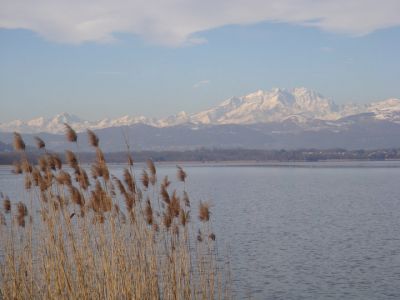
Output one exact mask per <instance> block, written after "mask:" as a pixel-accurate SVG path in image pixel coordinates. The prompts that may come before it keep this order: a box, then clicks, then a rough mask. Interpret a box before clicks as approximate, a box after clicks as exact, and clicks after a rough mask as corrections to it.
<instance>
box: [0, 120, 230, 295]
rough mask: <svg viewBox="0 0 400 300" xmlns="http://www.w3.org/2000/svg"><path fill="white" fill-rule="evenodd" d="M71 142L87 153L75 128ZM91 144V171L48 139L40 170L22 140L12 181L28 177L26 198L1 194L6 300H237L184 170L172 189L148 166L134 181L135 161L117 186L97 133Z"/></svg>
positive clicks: (205, 209)
mask: <svg viewBox="0 0 400 300" xmlns="http://www.w3.org/2000/svg"><path fill="white" fill-rule="evenodd" d="M66 138H67V140H68V141H70V142H71V143H72V144H76V146H74V147H76V149H79V148H78V138H77V135H76V133H75V131H74V130H73V129H72V128H71V127H70V126H68V125H67V124H66ZM88 141H89V144H90V145H91V146H93V149H94V150H95V151H96V159H95V161H94V162H93V163H92V165H91V166H90V171H89V168H88V167H87V166H83V165H82V164H81V163H80V161H79V157H78V155H77V154H76V153H74V152H73V151H70V150H67V151H66V152H65V160H66V162H67V165H63V163H62V160H61V159H60V158H59V157H57V156H55V155H54V154H51V153H49V152H47V151H46V147H45V142H44V141H43V140H42V139H40V138H37V139H36V142H37V146H38V148H39V149H40V151H43V155H42V156H41V157H40V158H39V159H38V162H37V164H32V163H31V162H29V161H28V159H27V156H26V153H25V143H24V141H23V139H22V137H21V135H19V134H18V133H15V136H14V147H15V149H16V150H17V151H19V152H20V156H21V159H20V161H19V162H18V163H16V164H15V170H14V172H15V173H16V174H19V176H24V179H25V180H24V186H23V187H21V188H22V189H25V190H26V191H27V193H26V195H27V197H26V198H25V199H21V200H20V201H19V202H16V201H10V199H8V197H6V196H4V195H2V198H3V201H2V202H3V209H2V212H1V213H0V288H1V293H0V298H4V299H31V298H37V299H43V298H45V299H227V298H231V294H230V284H229V276H228V275H229V272H227V271H229V270H227V268H225V267H224V265H222V264H221V263H219V262H218V260H217V248H216V236H215V234H214V233H213V231H212V227H211V224H210V208H209V204H208V203H206V202H200V204H199V207H198V208H195V209H194V211H195V212H197V217H196V216H194V217H193V216H192V214H193V212H192V207H191V205H192V204H191V201H190V199H189V196H188V193H187V192H186V188H185V182H186V179H187V174H186V173H185V171H184V170H183V169H182V168H181V167H178V169H177V181H178V183H177V185H178V188H177V189H174V190H172V187H171V182H170V181H169V179H168V177H165V178H163V179H161V180H160V179H159V178H158V176H157V175H158V174H157V169H156V166H155V165H154V163H153V162H152V161H150V160H149V161H147V165H146V167H145V168H144V169H143V170H142V172H141V173H140V174H139V176H138V175H137V174H135V170H134V163H133V159H132V157H131V156H130V154H129V153H127V164H126V167H125V168H124V171H123V176H122V178H118V177H116V176H114V175H113V174H111V172H110V170H109V167H108V165H107V163H106V161H105V159H104V155H103V152H102V151H101V149H100V147H99V139H98V137H97V136H96V135H95V133H93V132H92V131H88ZM137 178H139V180H138V179H137Z"/></svg>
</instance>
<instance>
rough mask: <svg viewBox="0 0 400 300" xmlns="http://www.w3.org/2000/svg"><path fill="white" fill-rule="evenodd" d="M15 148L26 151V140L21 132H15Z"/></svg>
mask: <svg viewBox="0 0 400 300" xmlns="http://www.w3.org/2000/svg"><path fill="white" fill-rule="evenodd" d="M14 149H15V150H16V151H24V150H25V142H24V140H23V139H22V136H21V134H19V133H18V132H14Z"/></svg>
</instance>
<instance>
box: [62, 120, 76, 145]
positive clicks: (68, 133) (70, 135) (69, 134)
mask: <svg viewBox="0 0 400 300" xmlns="http://www.w3.org/2000/svg"><path fill="white" fill-rule="evenodd" d="M64 127H65V137H66V138H67V141H68V142H71V143H76V142H77V141H78V135H77V134H76V132H75V130H73V129H72V127H71V126H69V125H68V124H67V123H64Z"/></svg>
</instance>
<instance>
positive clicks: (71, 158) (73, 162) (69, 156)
mask: <svg viewBox="0 0 400 300" xmlns="http://www.w3.org/2000/svg"><path fill="white" fill-rule="evenodd" d="M65 158H66V160H67V162H68V164H69V166H70V167H71V168H72V169H74V170H77V169H78V159H77V158H76V156H75V154H74V152H72V151H70V150H66V151H65Z"/></svg>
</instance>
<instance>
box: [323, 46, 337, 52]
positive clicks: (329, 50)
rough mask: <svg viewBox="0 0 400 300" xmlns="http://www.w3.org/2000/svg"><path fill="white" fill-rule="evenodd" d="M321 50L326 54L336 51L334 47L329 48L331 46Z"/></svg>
mask: <svg viewBox="0 0 400 300" xmlns="http://www.w3.org/2000/svg"><path fill="white" fill-rule="evenodd" d="M320 50H321V51H322V52H326V53H330V52H333V51H335V49H333V48H332V47H329V46H323V47H321V48H320Z"/></svg>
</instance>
